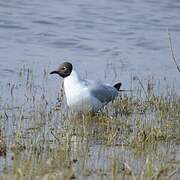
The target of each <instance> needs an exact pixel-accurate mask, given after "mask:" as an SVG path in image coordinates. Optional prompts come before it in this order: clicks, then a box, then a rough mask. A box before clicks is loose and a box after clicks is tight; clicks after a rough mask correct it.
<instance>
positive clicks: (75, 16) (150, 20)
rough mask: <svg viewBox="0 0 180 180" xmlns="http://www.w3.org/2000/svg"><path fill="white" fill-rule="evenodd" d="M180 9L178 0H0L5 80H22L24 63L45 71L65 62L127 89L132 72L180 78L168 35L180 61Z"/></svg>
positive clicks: (38, 71)
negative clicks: (20, 76)
mask: <svg viewBox="0 0 180 180" xmlns="http://www.w3.org/2000/svg"><path fill="white" fill-rule="evenodd" d="M179 11H180V2H179V1H178V0H171V1H170V0H164V1H152V0H148V1H143V0H135V1H132V0H129V1H117V0H112V1H107V0H100V1H90V0H88V1H82V0H78V1H72V0H68V1H63V0H54V1H53V2H52V1H46V2H45V1H42V0H38V1H35V0H32V1H22V0H15V1H12V0H8V1H0V41H1V43H0V77H1V83H2V82H8V81H15V80H17V77H16V74H17V73H18V71H19V68H20V67H21V65H22V64H25V65H31V66H33V67H34V68H35V69H36V74H37V75H40V74H41V73H42V72H43V69H44V68H45V69H47V70H48V71H50V70H52V69H54V68H55V67H56V66H57V65H58V64H60V63H61V62H63V61H64V60H68V61H71V62H73V64H74V66H75V67H76V69H78V70H79V71H80V73H81V74H82V75H83V76H88V77H89V78H92V79H93V78H96V77H98V80H104V79H106V81H107V82H111V81H113V82H114V81H117V80H120V81H122V82H123V84H124V86H125V87H129V84H130V76H131V75H138V76H141V77H143V76H144V77H146V76H148V75H150V76H151V75H153V76H155V78H156V79H158V78H159V79H161V80H162V79H163V78H164V77H166V79H167V81H168V83H167V84H174V82H177V81H178V82H179V74H178V72H177V69H176V67H175V65H174V63H173V61H172V58H171V55H170V50H169V42H168V35H167V29H169V30H170V32H171V36H172V41H173V46H174V49H175V55H176V57H177V60H179V57H180V54H179V51H178V49H180V39H179V38H178V37H179V36H180V21H179V19H180V13H179ZM178 62H179V61H178ZM109 67H110V68H109ZM112 67H113V68H114V69H115V71H116V77H115V75H114V71H112ZM38 77H40V76H37V77H36V78H38ZM52 78H53V80H55V81H54V82H55V83H57V82H58V81H57V80H56V78H54V77H51V80H52ZM55 83H51V86H53V88H54V87H57V86H56V84H55ZM178 84H180V83H176V85H177V86H178ZM178 88H179V86H178Z"/></svg>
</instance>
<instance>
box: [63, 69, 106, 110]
mask: <svg viewBox="0 0 180 180" xmlns="http://www.w3.org/2000/svg"><path fill="white" fill-rule="evenodd" d="M64 90H65V94H66V99H67V104H68V106H69V107H70V108H71V109H72V110H75V111H81V112H87V111H91V110H95V111H96V110H98V109H100V108H101V107H102V106H103V104H102V103H101V102H100V101H99V100H98V99H97V98H95V97H93V96H92V95H91V93H90V90H89V89H88V86H87V85H86V83H85V82H84V81H83V80H81V79H79V77H78V75H77V73H76V72H75V71H72V72H71V75H70V76H68V77H66V78H65V79H64Z"/></svg>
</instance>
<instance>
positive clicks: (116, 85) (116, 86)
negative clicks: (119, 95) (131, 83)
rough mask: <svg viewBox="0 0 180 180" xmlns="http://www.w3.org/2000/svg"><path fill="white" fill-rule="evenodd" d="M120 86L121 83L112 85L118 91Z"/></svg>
mask: <svg viewBox="0 0 180 180" xmlns="http://www.w3.org/2000/svg"><path fill="white" fill-rule="evenodd" d="M121 86H122V83H117V84H115V85H114V87H115V88H116V89H117V90H118V91H119V90H120V88H121Z"/></svg>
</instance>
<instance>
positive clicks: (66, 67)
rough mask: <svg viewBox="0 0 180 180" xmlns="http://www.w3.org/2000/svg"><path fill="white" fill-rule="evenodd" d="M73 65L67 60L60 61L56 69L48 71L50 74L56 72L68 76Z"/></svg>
mask: <svg viewBox="0 0 180 180" xmlns="http://www.w3.org/2000/svg"><path fill="white" fill-rule="evenodd" d="M72 69H73V66H72V64H71V63H69V62H64V63H62V64H61V65H60V66H59V67H58V69H57V70H55V71H52V72H50V74H58V75H59V76H61V77H62V78H65V77H67V76H69V75H70V74H71V72H72Z"/></svg>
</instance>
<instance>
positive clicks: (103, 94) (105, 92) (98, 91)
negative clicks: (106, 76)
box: [90, 84, 118, 104]
mask: <svg viewBox="0 0 180 180" xmlns="http://www.w3.org/2000/svg"><path fill="white" fill-rule="evenodd" d="M90 92H91V94H92V95H93V96H94V97H96V98H97V99H98V100H99V101H101V102H102V103H105V104H106V103H108V102H110V101H112V100H114V98H115V97H116V96H117V95H118V91H117V90H116V89H115V88H114V87H111V86H109V85H105V84H94V86H92V88H91V90H90Z"/></svg>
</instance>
